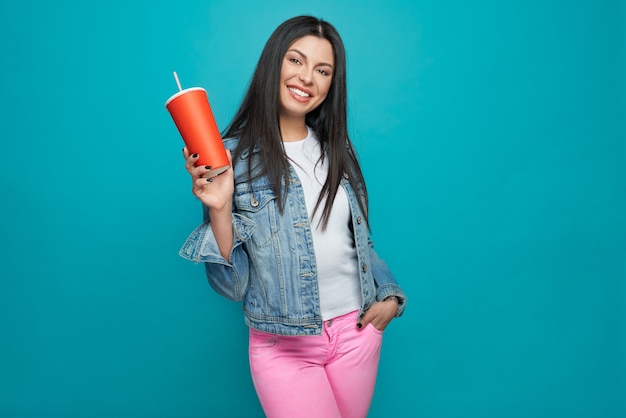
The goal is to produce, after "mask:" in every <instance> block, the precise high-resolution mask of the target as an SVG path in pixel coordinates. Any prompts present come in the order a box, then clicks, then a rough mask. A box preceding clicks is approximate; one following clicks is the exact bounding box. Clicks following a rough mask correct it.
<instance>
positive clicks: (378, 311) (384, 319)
mask: <svg viewBox="0 0 626 418" xmlns="http://www.w3.org/2000/svg"><path fill="white" fill-rule="evenodd" d="M397 312H398V302H396V301H395V300H393V299H391V300H384V301H381V302H376V303H375V304H373V305H372V306H370V308H369V309H368V310H367V311H365V313H364V314H363V316H362V317H361V320H360V321H359V324H360V325H361V327H360V328H365V326H366V325H367V324H370V323H371V324H372V325H373V326H374V328H376V329H377V330H379V331H383V330H384V329H385V328H386V327H387V325H389V322H391V320H392V319H393V317H394V316H395V315H396V313H397Z"/></svg>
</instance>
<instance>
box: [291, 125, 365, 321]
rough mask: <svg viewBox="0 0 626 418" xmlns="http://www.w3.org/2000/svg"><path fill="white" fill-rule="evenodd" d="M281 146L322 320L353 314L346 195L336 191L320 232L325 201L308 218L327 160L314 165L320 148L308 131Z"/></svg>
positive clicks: (356, 296) (355, 293)
mask: <svg viewBox="0 0 626 418" xmlns="http://www.w3.org/2000/svg"><path fill="white" fill-rule="evenodd" d="M283 144H284V146H285V152H286V153H287V156H288V157H289V159H290V162H291V165H292V167H293V168H294V169H295V171H296V174H297V175H298V178H299V179H300V182H301V183H302V189H303V190H304V199H305V203H306V208H307V212H308V213H309V220H310V222H311V233H312V234H313V247H314V249H315V259H316V261H317V280H318V284H319V292H320V307H321V311H322V319H324V320H328V319H332V318H335V317H337V316H340V315H343V314H346V313H348V312H352V311H355V310H357V309H359V308H360V306H361V283H360V281H359V272H358V260H357V253H356V248H355V247H354V237H353V235H352V232H351V231H350V227H349V224H350V206H349V204H348V197H347V196H346V192H345V190H344V189H343V187H339V190H338V191H337V197H336V198H335V202H334V204H333V209H332V211H331V213H330V217H329V219H328V225H327V227H326V230H324V231H323V230H322V225H321V222H320V219H321V215H322V212H323V210H324V203H325V202H326V200H323V201H322V202H321V204H320V206H319V208H318V210H317V212H316V213H315V217H312V215H313V209H314V208H315V204H316V203H317V198H318V196H319V194H320V191H321V190H322V186H323V185H324V182H325V181H326V177H327V175H328V165H327V161H328V160H327V159H326V160H325V161H324V163H323V164H322V163H318V160H319V157H320V155H321V148H320V144H319V141H318V139H317V137H316V136H315V133H314V132H313V131H312V130H311V129H310V128H309V134H308V136H307V137H306V138H305V139H303V140H300V141H295V142H284V143H283Z"/></svg>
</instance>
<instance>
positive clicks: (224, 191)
mask: <svg viewBox="0 0 626 418" xmlns="http://www.w3.org/2000/svg"><path fill="white" fill-rule="evenodd" d="M226 154H227V155H228V162H229V163H230V165H231V166H230V168H229V169H228V170H226V171H224V172H223V173H221V174H220V175H218V176H215V177H207V173H209V172H210V171H211V170H210V168H208V167H206V166H200V167H196V161H198V158H199V156H198V154H193V155H189V151H188V150H187V147H184V148H183V156H184V157H185V160H186V162H185V168H186V169H187V171H188V172H189V174H190V175H191V183H192V187H191V191H192V193H193V194H194V196H196V197H197V198H198V199H199V200H200V201H201V202H202V203H204V204H205V205H206V206H207V207H208V208H209V209H211V210H213V211H217V212H221V211H224V210H228V212H230V207H231V202H232V198H233V192H234V189H235V186H234V184H235V182H234V174H233V168H232V157H231V155H230V151H229V150H226Z"/></svg>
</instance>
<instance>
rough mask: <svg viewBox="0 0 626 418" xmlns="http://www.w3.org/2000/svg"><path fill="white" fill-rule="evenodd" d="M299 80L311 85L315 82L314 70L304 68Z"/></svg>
mask: <svg viewBox="0 0 626 418" xmlns="http://www.w3.org/2000/svg"><path fill="white" fill-rule="evenodd" d="M298 78H299V79H300V81H302V82H303V83H304V84H311V82H312V80H313V74H312V70H310V69H308V68H307V67H306V66H303V67H302V70H301V71H300V74H299V76H298Z"/></svg>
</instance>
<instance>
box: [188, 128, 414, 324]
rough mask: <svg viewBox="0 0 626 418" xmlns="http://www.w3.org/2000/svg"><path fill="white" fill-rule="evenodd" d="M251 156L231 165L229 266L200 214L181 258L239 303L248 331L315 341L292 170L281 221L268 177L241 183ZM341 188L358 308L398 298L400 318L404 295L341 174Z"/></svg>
mask: <svg viewBox="0 0 626 418" xmlns="http://www.w3.org/2000/svg"><path fill="white" fill-rule="evenodd" d="M224 145H225V146H226V148H227V149H230V150H231V152H232V151H233V150H234V149H235V147H236V146H237V139H227V140H225V141H224ZM256 151H258V147H257V148H256V149H255V150H254V151H253V152H252V156H251V155H249V153H247V152H244V153H243V155H241V157H240V159H239V160H238V161H236V162H233V166H234V170H235V173H234V174H235V191H234V193H233V233H234V243H233V248H232V249H231V252H230V257H229V260H226V259H224V258H223V257H222V256H221V255H220V251H219V248H218V246H217V242H216V240H215V236H214V235H213V231H212V229H211V225H210V219H209V216H208V209H207V208H206V207H204V222H203V223H202V224H201V225H200V226H198V227H197V228H196V229H195V230H194V231H193V232H192V233H191V235H189V237H188V238H187V240H186V242H185V243H184V245H183V247H182V248H181V250H180V255H181V256H182V257H183V258H185V259H187V260H190V261H194V262H196V263H200V262H202V263H204V265H205V269H206V275H207V278H208V281H209V283H210V285H211V287H213V289H215V291H217V292H218V293H219V294H221V295H222V296H224V297H226V298H228V299H231V300H233V301H243V311H244V314H245V321H246V324H247V325H248V326H250V327H253V328H255V329H258V330H260V331H264V332H269V333H274V334H282V335H316V334H321V332H322V317H321V314H320V301H319V290H318V286H317V276H316V270H317V268H316V260H315V253H314V250H313V240H312V236H311V225H310V222H309V215H308V212H307V209H306V206H305V203H304V202H305V200H304V194H303V193H304V192H303V190H302V186H301V184H300V180H299V179H298V176H297V175H296V173H295V171H294V169H293V167H290V171H289V179H288V181H289V192H288V194H287V195H286V197H285V202H284V205H285V206H284V211H283V213H282V214H281V213H280V212H279V208H278V204H277V202H276V196H275V194H274V192H273V191H272V189H271V187H270V183H269V181H268V179H267V177H264V176H263V177H259V178H257V179H255V180H253V181H252V182H249V181H247V180H246V179H247V167H248V164H247V161H246V159H247V158H254V157H255V155H254V154H255V152H256ZM253 162H254V161H253ZM253 166H254V164H253ZM283 184H284V181H283ZM341 186H342V187H343V188H344V190H345V191H346V194H347V196H348V201H349V204H350V211H351V215H352V216H351V218H352V219H351V222H352V230H353V232H354V242H355V245H356V252H357V258H358V263H359V278H360V282H361V295H362V301H363V302H362V306H361V313H363V312H365V311H366V310H367V309H368V308H369V307H370V306H372V305H373V304H374V303H375V302H376V301H381V300H383V299H385V298H386V297H389V296H397V297H398V299H399V302H400V303H399V307H398V312H397V314H396V316H400V315H402V313H403V311H404V307H405V304H406V295H405V294H404V292H403V291H402V290H401V289H400V287H399V286H398V284H397V283H396V281H395V279H394V277H393V275H392V274H391V272H390V271H389V269H388V268H387V265H386V264H385V262H384V261H383V260H381V259H380V258H379V257H378V256H377V255H376V252H375V251H374V249H373V244H372V242H371V241H370V239H369V231H368V227H367V225H366V222H365V219H364V216H363V214H362V213H361V210H360V207H359V205H358V202H357V195H356V193H355V191H354V190H353V189H352V187H351V186H350V183H349V182H348V180H347V174H344V178H343V179H342V180H341ZM283 187H284V186H283Z"/></svg>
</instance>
